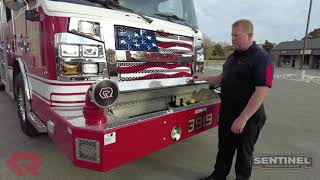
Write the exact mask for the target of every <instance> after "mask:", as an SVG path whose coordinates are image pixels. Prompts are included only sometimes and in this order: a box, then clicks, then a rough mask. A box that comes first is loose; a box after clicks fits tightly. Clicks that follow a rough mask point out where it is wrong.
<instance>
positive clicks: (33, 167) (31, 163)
mask: <svg viewBox="0 0 320 180" xmlns="http://www.w3.org/2000/svg"><path fill="white" fill-rule="evenodd" d="M41 163H42V160H41V157H40V156H39V155H38V154H35V153H32V152H18V153H15V154H12V155H11V156H10V158H9V159H8V160H7V161H6V166H7V168H9V169H10V171H12V172H13V173H15V174H16V175H18V176H27V175H28V174H31V175H32V176H40V172H39V168H40V165H41Z"/></svg>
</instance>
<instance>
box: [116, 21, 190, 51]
mask: <svg viewBox="0 0 320 180" xmlns="http://www.w3.org/2000/svg"><path fill="white" fill-rule="evenodd" d="M115 33H116V41H115V42H116V50H128V51H143V52H154V53H156V52H157V53H173V54H190V55H192V52H193V38H192V37H186V36H180V35H174V34H169V33H163V32H155V31H150V30H143V29H138V28H132V27H124V26H115Z"/></svg>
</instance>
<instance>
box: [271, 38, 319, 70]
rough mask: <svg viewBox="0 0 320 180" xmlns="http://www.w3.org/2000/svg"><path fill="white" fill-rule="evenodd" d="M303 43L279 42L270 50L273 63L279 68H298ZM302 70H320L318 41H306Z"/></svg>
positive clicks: (296, 41)
mask: <svg viewBox="0 0 320 180" xmlns="http://www.w3.org/2000/svg"><path fill="white" fill-rule="evenodd" d="M303 43H304V41H303V40H301V41H298V40H295V41H287V42H281V43H280V44H278V45H277V46H275V47H274V48H273V49H272V50H271V54H272V57H273V61H274V63H276V65H277V66H280V67H292V68H300V62H301V60H302V52H303ZM303 68H307V69H319V68H320V39H308V41H307V45H306V50H305V59H304V62H303Z"/></svg>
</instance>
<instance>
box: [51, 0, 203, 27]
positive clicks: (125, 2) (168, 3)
mask: <svg viewBox="0 0 320 180" xmlns="http://www.w3.org/2000/svg"><path fill="white" fill-rule="evenodd" d="M52 1H63V2H70V3H76V4H84V5H92V6H101V5H99V4H98V1H99V2H101V1H102V0H52ZM114 1H115V2H117V3H119V4H120V5H121V6H123V7H126V8H128V9H132V10H134V11H135V12H137V13H140V14H144V15H147V16H151V17H155V18H159V19H164V20H168V21H172V22H175V23H180V24H186V25H189V26H192V27H195V28H197V27H198V24H197V20H196V14H195V10H194V5H193V0H114ZM95 2H96V3H95Z"/></svg>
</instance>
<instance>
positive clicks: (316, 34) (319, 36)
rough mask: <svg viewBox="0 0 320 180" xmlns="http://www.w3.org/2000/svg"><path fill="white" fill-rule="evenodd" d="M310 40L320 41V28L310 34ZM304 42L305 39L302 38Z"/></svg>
mask: <svg viewBox="0 0 320 180" xmlns="http://www.w3.org/2000/svg"><path fill="white" fill-rule="evenodd" d="M308 39H320V28H316V29H314V30H313V31H311V32H310V33H309V34H308ZM302 40H304V37H303V38H302Z"/></svg>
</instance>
